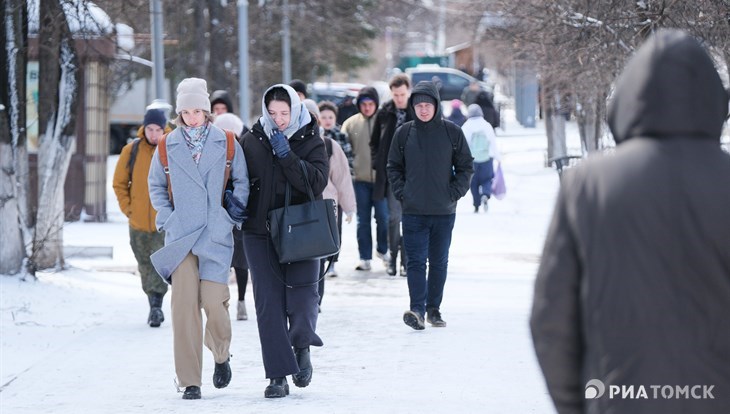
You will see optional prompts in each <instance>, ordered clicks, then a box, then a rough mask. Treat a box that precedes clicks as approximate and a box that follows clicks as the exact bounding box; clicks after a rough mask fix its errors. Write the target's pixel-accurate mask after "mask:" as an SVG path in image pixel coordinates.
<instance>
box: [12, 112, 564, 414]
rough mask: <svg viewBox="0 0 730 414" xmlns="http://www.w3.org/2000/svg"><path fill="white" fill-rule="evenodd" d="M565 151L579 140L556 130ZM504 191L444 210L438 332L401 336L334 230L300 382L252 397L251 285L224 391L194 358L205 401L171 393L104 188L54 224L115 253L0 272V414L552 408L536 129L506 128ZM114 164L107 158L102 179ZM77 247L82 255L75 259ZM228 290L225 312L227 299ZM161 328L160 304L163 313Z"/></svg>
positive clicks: (377, 290) (403, 303)
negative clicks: (84, 210)
mask: <svg viewBox="0 0 730 414" xmlns="http://www.w3.org/2000/svg"><path fill="white" fill-rule="evenodd" d="M568 136H569V137H570V141H569V144H570V146H571V147H576V146H577V133H576V129H575V126H574V125H573V124H569V125H568ZM498 141H499V145H500V149H501V153H502V161H503V167H504V172H505V178H506V183H507V191H508V193H507V197H506V198H505V199H504V200H501V201H496V200H493V201H491V202H490V209H489V213H488V214H482V213H480V214H474V213H473V212H472V206H471V201H470V196H469V195H467V197H464V198H463V199H462V200H461V202H460V204H459V207H458V211H457V219H456V227H455V229H454V237H453V243H452V247H451V255H450V263H449V278H448V280H447V283H446V290H445V294H444V301H443V304H442V313H443V316H444V319H445V320H447V321H448V327H447V328H440V329H439V328H431V327H430V326H427V328H426V330H425V331H420V332H417V331H413V330H412V329H410V328H408V327H407V326H405V325H404V324H403V322H402V313H403V311H404V310H406V309H407V308H408V288H407V284H406V280H405V278H402V277H400V276H396V277H390V276H387V275H386V274H385V271H384V267H383V265H382V264H381V263H378V262H374V266H373V270H372V271H371V272H357V271H355V270H354V268H355V265H356V262H357V245H356V241H355V223H354V222H353V223H352V224H350V225H345V229H344V235H343V250H342V254H341V255H340V262H339V263H338V265H337V270H338V271H339V274H340V276H339V277H337V278H332V279H328V280H327V287H326V294H325V297H324V302H323V305H322V313H321V314H320V318H319V324H318V332H319V334H320V336H321V337H322V339H323V340H324V342H325V346H324V347H322V348H313V351H312V360H313V364H314V368H315V372H314V379H313V381H312V384H311V385H310V386H309V387H307V388H305V389H298V388H296V387H293V386H292V393H291V395H290V396H289V397H287V398H284V399H279V400H268V399H264V397H263V391H264V388H265V386H266V385H267V384H268V381H267V380H265V379H264V371H263V366H262V362H261V353H260V352H261V351H260V345H259V340H258V333H257V329H256V322H255V312H254V309H253V296H252V294H251V289H250V286H249V289H248V292H247V298H246V300H247V303H248V310H249V315H250V317H251V319H250V320H248V321H236V320H233V321H232V324H233V343H232V348H231V352H232V354H233V358H232V360H231V364H232V368H233V380H232V382H231V384H230V385H229V386H228V388H225V389H222V390H218V389H215V388H214V387H213V386H212V371H213V361H212V358H211V355H210V352H208V351H207V350H205V353H204V361H203V364H204V366H203V387H202V393H203V399H202V400H200V401H183V400H182V399H181V394H178V393H177V392H176V389H175V385H174V377H175V373H174V367H173V357H172V329H171V325H170V323H169V320H168V321H166V322H165V323H163V325H162V327H161V328H159V329H152V328H149V327H148V326H147V325H146V323H145V322H146V318H147V312H148V305H147V299H146V297H145V296H144V294H143V293H142V289H141V285H140V279H139V277H138V276H136V275H135V274H134V270H135V262H134V257H133V255H132V251H131V249H130V248H129V245H128V227H127V222H126V218H125V217H124V216H123V215H122V214H121V213H120V212H119V209H118V206H117V205H116V198H115V197H114V195H113V192H112V191H111V185H109V191H108V192H109V198H108V210H109V222H108V223H101V224H99V223H83V222H77V223H67V225H66V227H65V230H64V241H65V244H66V245H68V246H93V247H110V248H112V249H113V257H108V258H104V257H93V258H85V257H84V254H83V249H82V250H80V251H81V253H79V254H78V255H77V256H75V257H69V258H68V260H67V261H68V265H69V269H68V270H64V271H62V272H58V273H42V274H39V277H38V280H37V281H23V280H21V279H20V278H19V277H0V288H1V295H0V309H1V310H2V319H1V324H0V327H1V329H2V335H0V336H1V337H2V339H0V341H1V345H2V348H1V350H2V353H1V355H0V371H1V372H0V387H1V388H0V412H2V413H3V414H6V413H7V414H11V413H42V412H53V413H79V412H87V413H145V414H147V413H157V412H176V413H195V414H198V413H201V412H203V413H227V414H229V413H233V412H248V413H258V412H274V411H278V410H285V411H287V412H297V413H315V412H316V413H365V412H368V413H370V412H378V413H443V412H448V411H453V412H460V413H461V412H486V413H541V414H542V413H550V412H554V409H553V407H552V404H551V402H550V400H549V397H548V395H547V392H546V389H545V385H544V382H543V378H542V375H541V373H540V370H539V367H538V365H537V362H536V359H535V356H534V351H533V348H532V342H531V338H530V334H529V329H528V315H529V310H530V306H531V300H532V288H533V280H534V275H535V273H536V270H537V265H538V260H539V255H540V251H541V248H542V242H543V239H544V237H545V232H546V230H547V225H548V221H549V218H550V214H551V211H552V207H553V202H554V198H555V195H556V191H557V188H558V177H557V174H556V173H555V171H554V170H553V169H548V168H545V167H544V157H545V156H544V153H545V147H546V143H545V142H546V139H545V135H544V130H543V129H541V128H537V129H522V128H520V127H518V126H516V124H515V123H514V122H511V123H509V124H508V128H507V130H506V131H500V136H499V138H498ZM115 163H116V157H110V160H109V170H110V172H111V171H112V170H113V168H114V164H115ZM87 253H88V252H87ZM230 287H231V298H232V305H233V306H232V308H231V309H232V310H234V311H235V303H234V301H235V299H236V297H237V293H236V286H235V282H234V283H233V284H232V285H231V286H230ZM163 310H164V311H165V315H166V316H168V318H169V313H170V308H169V298H168V297H166V298H165V304H164V307H163Z"/></svg>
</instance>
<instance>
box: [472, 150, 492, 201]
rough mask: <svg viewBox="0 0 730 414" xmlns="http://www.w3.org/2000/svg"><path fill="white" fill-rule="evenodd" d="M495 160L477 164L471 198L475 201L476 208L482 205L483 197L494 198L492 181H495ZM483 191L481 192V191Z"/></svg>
mask: <svg viewBox="0 0 730 414" xmlns="http://www.w3.org/2000/svg"><path fill="white" fill-rule="evenodd" d="M493 162H494V159H493V158H490V159H489V161H485V162H475V163H474V175H473V176H472V177H471V196H472V199H473V200H474V207H479V206H480V205H481V204H482V196H483V195H485V196H487V198H489V197H491V196H492V180H494V166H493ZM480 190H481V191H480Z"/></svg>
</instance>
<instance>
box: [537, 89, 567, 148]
mask: <svg viewBox="0 0 730 414" xmlns="http://www.w3.org/2000/svg"><path fill="white" fill-rule="evenodd" d="M542 99H543V102H542V107H543V108H544V110H545V132H546V133H547V140H548V143H547V144H548V160H549V159H550V158H555V157H560V156H563V155H567V152H568V150H567V144H566V141H565V117H564V116H563V114H562V113H561V110H560V92H559V91H558V90H557V88H555V86H554V85H550V84H549V83H545V84H544V85H543V93H542Z"/></svg>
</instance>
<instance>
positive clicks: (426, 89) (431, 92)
mask: <svg viewBox="0 0 730 414" xmlns="http://www.w3.org/2000/svg"><path fill="white" fill-rule="evenodd" d="M415 95H428V96H430V97H432V98H433V99H435V100H436V113H435V114H434V115H433V118H431V120H430V121H428V122H422V121H421V120H420V119H418V116H417V115H416V111H415V110H414V109H413V97H414V96H415ZM408 110H409V111H410V112H411V118H412V119H413V121H414V122H415V123H416V124H436V123H441V122H443V120H442V115H441V97H440V96H439V90H438V88H437V87H436V84H434V83H433V82H430V81H420V82H418V83H417V84H416V86H414V87H413V90H412V91H411V96H410V98H408Z"/></svg>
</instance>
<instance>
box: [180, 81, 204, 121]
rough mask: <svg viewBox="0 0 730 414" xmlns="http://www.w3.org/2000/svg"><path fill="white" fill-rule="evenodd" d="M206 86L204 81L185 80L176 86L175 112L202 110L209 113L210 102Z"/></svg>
mask: <svg viewBox="0 0 730 414" xmlns="http://www.w3.org/2000/svg"><path fill="white" fill-rule="evenodd" d="M208 96H210V95H209V94H208V84H207V83H206V82H205V79H200V78H187V79H183V80H182V82H180V84H179V85H177V106H176V107H175V112H176V113H178V114H179V113H180V112H182V111H183V110H188V111H190V110H193V109H202V110H204V111H208V112H210V100H208Z"/></svg>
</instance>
